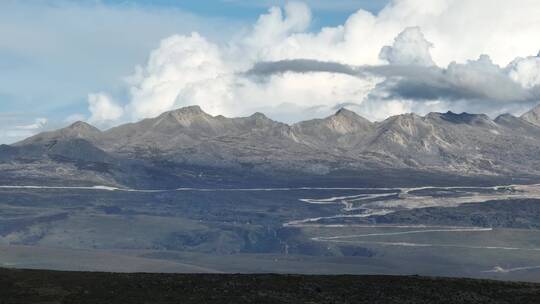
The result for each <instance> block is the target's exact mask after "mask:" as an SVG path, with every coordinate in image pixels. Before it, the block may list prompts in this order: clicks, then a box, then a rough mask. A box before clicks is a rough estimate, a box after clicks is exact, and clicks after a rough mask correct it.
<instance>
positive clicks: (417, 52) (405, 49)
mask: <svg viewBox="0 0 540 304" xmlns="http://www.w3.org/2000/svg"><path fill="white" fill-rule="evenodd" d="M432 47H433V44H432V43H431V42H429V41H427V40H426V38H425V37H424V34H423V33H422V31H421V30H420V28H419V27H409V28H406V29H405V30H403V32H401V33H400V34H399V35H398V36H397V37H396V39H395V40H394V44H393V45H392V46H384V47H383V48H382V49H381V52H380V53H379V58H381V59H382V60H386V61H388V63H390V64H395V65H421V66H432V65H434V64H435V63H434V62H433V59H431V53H430V49H431V48H432Z"/></svg>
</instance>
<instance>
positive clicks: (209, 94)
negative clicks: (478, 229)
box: [89, 0, 540, 124]
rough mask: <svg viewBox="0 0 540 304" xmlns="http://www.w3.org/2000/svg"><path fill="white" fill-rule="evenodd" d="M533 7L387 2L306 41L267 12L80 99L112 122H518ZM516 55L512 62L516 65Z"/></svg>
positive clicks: (538, 61) (299, 10) (535, 22)
mask: <svg viewBox="0 0 540 304" xmlns="http://www.w3.org/2000/svg"><path fill="white" fill-rule="evenodd" d="M539 15H540V2H538V1H531V0H523V1H522V2H520V5H519V6H518V5H515V4H513V3H511V2H509V1H502V0H476V1H468V0H433V1H420V0H394V1H392V2H391V3H390V4H388V5H387V6H386V7H385V8H384V9H383V10H382V11H380V12H379V13H378V14H377V15H373V14H372V13H369V12H367V11H364V10H359V11H358V12H356V13H355V14H353V15H351V16H350V17H349V18H348V19H347V21H346V22H345V23H344V24H343V25H340V26H336V27H328V28H323V29H321V30H320V31H318V32H310V31H309V28H310V24H311V23H312V13H311V11H310V9H309V7H308V6H307V5H305V4H303V3H298V2H290V3H288V4H287V5H285V6H284V7H283V8H279V7H272V8H271V9H270V10H269V11H268V13H266V14H264V15H262V16H260V17H259V19H258V21H257V22H256V23H255V24H254V25H253V26H252V28H251V30H250V31H248V32H245V33H242V34H241V35H238V36H237V37H235V38H234V39H232V40H231V41H229V42H227V43H217V42H213V41H211V40H209V39H208V38H206V37H204V36H202V35H201V34H199V33H195V32H194V33H192V34H190V35H173V36H171V37H168V38H166V39H164V40H162V42H161V44H160V45H159V47H158V48H157V49H155V50H154V51H152V53H151V54H150V56H149V59H148V61H147V63H146V64H144V65H141V66H137V67H136V69H135V72H134V74H133V75H131V76H130V77H128V79H127V81H126V86H127V89H128V91H129V97H128V98H127V99H124V100H121V101H120V102H114V101H113V99H112V97H110V96H108V95H107V94H103V93H100V94H91V95H90V97H89V110H90V112H91V118H90V120H91V121H92V122H94V123H97V124H114V123H119V122H121V121H132V120H137V119H141V118H146V117H153V116H156V115H158V114H160V113H161V112H163V111H167V110H172V109H175V108H179V107H182V106H187V105H194V104H197V105H200V106H201V107H202V108H203V109H204V110H205V111H207V112H209V113H211V114H214V115H218V114H221V115H226V116H242V115H249V114H251V113H253V112H256V111H262V112H265V113H267V114H268V115H269V116H270V117H272V118H275V119H278V120H281V121H286V122H293V121H298V120H301V119H307V118H312V117H320V116H325V115H328V114H330V113H331V112H333V111H335V109H336V108H338V107H340V106H343V105H346V106H347V107H349V108H352V109H353V110H355V111H358V112H359V113H361V114H362V115H364V116H366V117H367V118H369V119H372V120H381V119H384V118H386V117H388V116H391V115H396V114H401V113H404V112H411V111H413V112H417V113H420V114H424V113H426V112H429V111H447V110H453V111H457V112H461V111H469V112H484V113H488V114H491V115H497V114H501V113H505V112H511V113H515V114H519V113H520V112H523V111H525V110H527V109H528V108H530V107H532V105H534V104H536V103H537V102H538V101H539V100H540V90H539V85H540V58H539V57H537V56H531V54H536V53H537V52H538V49H540V45H539V44H537V43H536V42H535V41H534V39H531V37H535V36H536V35H537V34H538V33H539V32H540V21H539V19H538V16H539ZM519 56H521V57H519Z"/></svg>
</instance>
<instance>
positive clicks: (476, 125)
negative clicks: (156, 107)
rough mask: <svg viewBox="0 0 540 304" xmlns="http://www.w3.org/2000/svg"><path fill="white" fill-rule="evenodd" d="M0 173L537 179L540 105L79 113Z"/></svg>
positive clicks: (108, 177)
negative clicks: (293, 117)
mask: <svg viewBox="0 0 540 304" xmlns="http://www.w3.org/2000/svg"><path fill="white" fill-rule="evenodd" d="M398 173H399V174H398ZM0 175H1V177H0V182H1V183H2V184H5V185H7V184H39V185H96V184H97V185H111V186H121V187H153V188H155V187H159V188H175V187H176V188H178V187H189V186H200V185H207V186H208V185H214V186H215V185H219V186H239V185H256V184H257V185H263V184H264V185H278V184H279V185H293V184H294V185H308V184H309V185H311V184H320V185H323V184H324V185H331V184H332V183H333V184H339V185H355V186H360V185H362V186H365V185H372V184H377V185H379V184H380V185H382V184H388V183H391V182H392V181H393V180H394V181H395V180H396V179H397V180H399V181H400V182H401V183H406V182H407V181H412V180H415V181H416V183H419V184H429V183H435V182H436V181H437V178H440V177H445V178H452V179H454V180H458V181H459V180H462V179H463V178H476V179H479V180H490V179H528V180H540V106H538V107H536V108H534V109H532V110H531V111H530V112H527V113H526V114H524V115H522V116H521V117H515V116H513V115H510V114H504V115H501V116H499V117H497V118H495V119H491V118H489V117H488V116H487V115H483V114H468V113H461V114H456V113H452V112H447V113H429V114H427V115H426V116H419V115H416V114H403V115H397V116H392V117H390V118H388V119H386V120H384V121H381V122H371V121H369V120H367V119H365V118H363V117H361V116H359V115H357V114H356V113H354V112H352V111H350V110H347V109H344V108H343V109H340V110H339V111H337V112H336V113H335V114H334V115H331V116H329V117H327V118H323V119H313V120H308V121H303V122H299V123H295V124H292V125H288V124H284V123H280V122H276V121H273V120H271V119H269V118H268V117H266V116H265V115H264V114H262V113H255V114H253V115H251V116H249V117H242V118H226V117H223V116H212V115H209V114H207V113H205V112H204V111H203V110H202V109H201V108H200V107H198V106H190V107H185V108H181V109H178V110H174V111H170V112H165V113H163V114H161V115H160V116H158V117H155V118H150V119H145V120H142V121H139V122H136V123H128V124H124V125H121V126H118V127H114V128H111V129H108V130H105V131H101V130H99V129H98V128H96V127H93V126H91V125H90V124H88V123H85V122H76V123H74V124H72V125H70V126H68V127H66V128H63V129H60V130H56V131H50V132H44V133H41V134H38V135H35V136H32V137H30V138H27V139H25V140H23V141H21V142H18V143H15V144H13V145H2V146H0ZM435 177H437V178H435ZM313 181H318V182H316V183H314V182H313ZM344 181H346V182H345V183H344Z"/></svg>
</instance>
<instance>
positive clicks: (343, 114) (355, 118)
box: [324, 108, 372, 134]
mask: <svg viewBox="0 0 540 304" xmlns="http://www.w3.org/2000/svg"><path fill="white" fill-rule="evenodd" d="M324 122H325V124H326V127H328V128H329V129H331V130H333V131H334V132H336V133H339V134H347V133H354V132H358V131H362V130H366V129H369V128H370V127H371V125H372V123H371V122H370V121H369V120H367V119H365V118H363V117H362V116H360V115H358V114H356V113H355V112H353V111H350V110H347V109H345V108H341V109H339V110H338V111H337V112H336V113H335V114H334V115H332V116H330V117H327V118H326V119H324Z"/></svg>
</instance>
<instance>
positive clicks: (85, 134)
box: [15, 121, 101, 145]
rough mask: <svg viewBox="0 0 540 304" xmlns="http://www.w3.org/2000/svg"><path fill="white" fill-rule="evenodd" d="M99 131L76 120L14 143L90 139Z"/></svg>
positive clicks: (28, 143)
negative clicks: (54, 129)
mask: <svg viewBox="0 0 540 304" xmlns="http://www.w3.org/2000/svg"><path fill="white" fill-rule="evenodd" d="M100 134H101V131H100V130H99V129H98V128H96V127H94V126H92V125H90V124H88V123H86V122H83V121H77V122H75V123H73V124H71V125H69V126H68V127H65V128H63V129H59V130H56V131H50V132H43V133H40V134H37V135H34V136H32V137H29V138H27V139H25V140H23V141H21V142H19V143H16V144H15V145H30V144H44V143H49V142H51V141H58V140H70V139H86V140H92V139H94V138H95V137H97V136H99V135H100Z"/></svg>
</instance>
